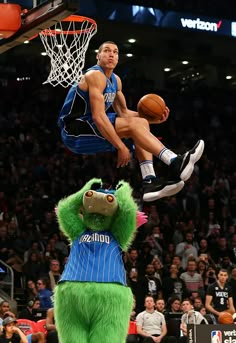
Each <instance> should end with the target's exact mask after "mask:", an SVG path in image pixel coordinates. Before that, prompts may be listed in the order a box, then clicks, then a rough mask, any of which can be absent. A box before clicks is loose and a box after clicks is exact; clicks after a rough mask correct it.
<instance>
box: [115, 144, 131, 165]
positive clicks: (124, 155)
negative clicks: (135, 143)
mask: <svg viewBox="0 0 236 343" xmlns="http://www.w3.org/2000/svg"><path fill="white" fill-rule="evenodd" d="M130 159H131V154H130V151H129V149H128V148H127V147H126V146H125V145H124V146H123V148H121V149H118V155H117V165H116V166H117V168H120V167H125V166H127V164H128V163H129V161H130Z"/></svg>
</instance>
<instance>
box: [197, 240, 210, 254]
mask: <svg viewBox="0 0 236 343" xmlns="http://www.w3.org/2000/svg"><path fill="white" fill-rule="evenodd" d="M201 254H209V248H208V242H207V240H206V239H205V238H202V239H201V240H200V242H199V249H198V256H200V255H201Z"/></svg>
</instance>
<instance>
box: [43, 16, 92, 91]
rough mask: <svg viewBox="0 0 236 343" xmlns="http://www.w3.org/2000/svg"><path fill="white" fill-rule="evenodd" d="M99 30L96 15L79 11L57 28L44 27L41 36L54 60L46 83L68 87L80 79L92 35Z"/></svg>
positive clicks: (57, 25) (56, 25)
mask: <svg viewBox="0 0 236 343" xmlns="http://www.w3.org/2000/svg"><path fill="white" fill-rule="evenodd" d="M96 32H97V24H96V22H95V21H94V20H93V19H91V18H87V17H83V16H77V15H70V16H69V17H67V18H65V19H64V20H62V21H61V22H58V23H56V24H55V25H54V27H53V28H49V29H45V30H43V31H41V32H40V33H39V36H40V38H41V41H42V43H43V45H44V48H45V52H46V54H47V55H48V56H49V57H50V60H51V71H50V73H49V76H48V79H47V80H46V81H45V82H44V83H50V84H51V85H52V86H54V87H55V86H57V85H61V86H63V87H65V88H66V87H68V86H71V85H72V84H73V83H74V82H79V81H80V80H81V77H82V75H83V74H82V71H83V68H84V63H85V54H86V51H87V49H88V46H89V42H90V39H91V38H92V37H93V36H94V35H95V34H96Z"/></svg>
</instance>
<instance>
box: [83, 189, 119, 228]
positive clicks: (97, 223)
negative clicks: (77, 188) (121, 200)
mask: <svg viewBox="0 0 236 343" xmlns="http://www.w3.org/2000/svg"><path fill="white" fill-rule="evenodd" d="M115 193H116V192H115V190H111V189H103V188H99V189H97V190H92V189H91V190H88V191H86V192H85V193H84V195H83V206H82V208H81V215H82V217H83V221H84V224H85V225H86V226H87V227H88V228H90V229H91V230H94V231H101V230H109V228H110V226H111V223H112V220H113V219H114V216H115V214H116V212H117V210H118V208H119V205H118V202H117V199H116V195H115Z"/></svg>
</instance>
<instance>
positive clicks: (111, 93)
mask: <svg viewBox="0 0 236 343" xmlns="http://www.w3.org/2000/svg"><path fill="white" fill-rule="evenodd" d="M90 70H99V71H100V72H101V73H103V74H104V71H103V69H102V68H101V67H100V66H99V65H94V66H93V67H91V68H89V69H88V70H87V71H90ZM104 75H105V74H104ZM117 91H118V84H117V80H116V77H115V74H114V73H112V75H111V78H110V79H108V78H106V87H105V89H104V91H103V96H104V105H105V111H107V110H108V109H109V107H110V106H111V105H112V104H113V101H114V99H115V97H116V93H117ZM76 102H78V104H79V105H78V106H76ZM73 107H77V108H76V110H74V111H72V109H73ZM73 112H74V113H73ZM70 117H71V119H76V118H80V119H82V120H83V119H84V120H88V119H91V118H92V115H91V107H90V102H89V92H84V91H82V90H81V89H80V88H79V85H78V84H77V83H76V84H74V85H72V87H71V88H70V90H69V92H68V94H67V97H66V99H65V102H64V104H63V107H62V109H61V112H60V114H59V119H58V126H59V127H60V128H63V127H64V119H65V118H66V119H67V120H68V119H69V118H70Z"/></svg>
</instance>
